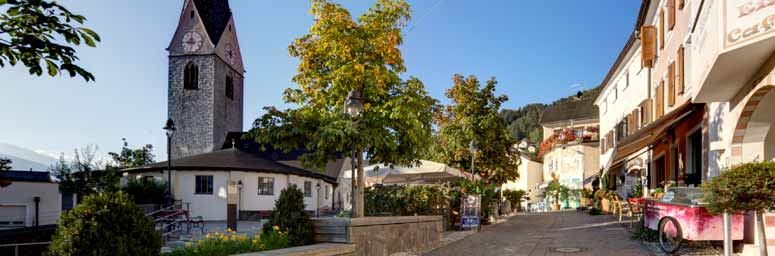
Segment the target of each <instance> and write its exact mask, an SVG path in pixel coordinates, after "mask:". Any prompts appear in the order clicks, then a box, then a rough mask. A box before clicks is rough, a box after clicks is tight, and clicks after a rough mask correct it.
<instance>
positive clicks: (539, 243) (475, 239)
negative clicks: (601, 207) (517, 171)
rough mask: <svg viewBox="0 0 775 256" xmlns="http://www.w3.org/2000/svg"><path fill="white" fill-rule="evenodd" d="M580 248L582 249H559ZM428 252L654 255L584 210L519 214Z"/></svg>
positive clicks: (607, 220) (612, 224)
mask: <svg viewBox="0 0 775 256" xmlns="http://www.w3.org/2000/svg"><path fill="white" fill-rule="evenodd" d="M563 248H580V249H581V252H573V253H571V252H558V251H557V249H563ZM568 250H572V249H568ZM427 255H466V256H467V255H530V256H533V255H562V256H575V255H615V256H625V255H627V256H629V255H653V253H652V252H651V251H649V250H648V249H647V248H646V247H644V246H642V245H641V244H640V243H639V242H638V241H635V240H630V237H629V233H627V231H625V230H624V228H623V226H622V224H619V223H617V222H615V221H614V220H613V218H611V216H610V215H607V216H591V215H589V214H587V213H585V212H575V211H574V212H555V213H531V214H520V215H517V216H514V217H513V218H511V219H509V220H508V221H507V222H505V223H501V224H498V225H494V226H491V227H486V228H485V229H484V230H482V232H480V233H477V234H474V235H471V236H469V237H466V238H464V239H462V240H460V241H457V242H454V243H452V244H449V245H447V246H444V247H441V248H438V249H436V250H433V251H431V252H430V253H428V254H427Z"/></svg>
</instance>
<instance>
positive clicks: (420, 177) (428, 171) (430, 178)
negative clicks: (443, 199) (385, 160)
mask: <svg viewBox="0 0 775 256" xmlns="http://www.w3.org/2000/svg"><path fill="white" fill-rule="evenodd" d="M420 163H421V164H420V165H419V166H393V167H392V168H391V167H390V166H387V165H383V164H378V165H371V166H368V167H365V169H364V172H365V173H366V182H367V183H369V184H367V185H369V186H371V185H374V184H440V183H445V182H455V181H459V180H460V179H461V178H465V179H470V177H471V175H470V174H467V173H465V172H461V171H460V170H458V169H455V168H452V167H449V166H448V165H446V164H442V163H437V162H433V161H427V160H420ZM477 178H478V176H477Z"/></svg>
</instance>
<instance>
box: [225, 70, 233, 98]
mask: <svg viewBox="0 0 775 256" xmlns="http://www.w3.org/2000/svg"><path fill="white" fill-rule="evenodd" d="M226 97H227V98H229V99H232V100H233V99H234V79H232V78H231V76H230V75H227V76H226Z"/></svg>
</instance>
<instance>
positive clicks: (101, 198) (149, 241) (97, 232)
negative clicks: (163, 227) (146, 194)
mask: <svg viewBox="0 0 775 256" xmlns="http://www.w3.org/2000/svg"><path fill="white" fill-rule="evenodd" d="M161 246H162V240H161V234H159V232H156V230H154V224H153V221H151V219H149V218H147V217H145V212H144V211H143V210H142V209H140V208H138V207H137V206H135V203H134V202H132V199H131V198H130V197H129V196H128V195H127V194H125V193H123V192H103V193H99V194H93V195H89V196H87V197H85V199H84V201H83V202H82V203H81V204H79V205H78V206H77V207H75V208H74V209H73V210H71V211H68V212H66V213H65V214H63V215H62V217H60V218H59V223H58V224H57V229H56V232H55V234H54V237H53V238H52V242H51V246H49V255H158V254H159V250H160V249H161Z"/></svg>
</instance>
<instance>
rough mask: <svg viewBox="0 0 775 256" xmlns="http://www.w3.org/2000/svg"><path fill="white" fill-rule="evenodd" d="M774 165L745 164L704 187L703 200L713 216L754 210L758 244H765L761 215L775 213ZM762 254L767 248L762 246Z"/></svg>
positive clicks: (760, 251)
mask: <svg viewBox="0 0 775 256" xmlns="http://www.w3.org/2000/svg"><path fill="white" fill-rule="evenodd" d="M773 180H775V162H773V161H767V162H758V163H746V164H742V165H738V166H735V167H733V168H731V169H728V170H726V171H724V172H722V173H721V175H719V176H717V177H714V178H712V179H711V180H710V182H708V183H706V184H705V185H704V186H703V190H704V191H705V195H704V197H703V201H705V202H708V211H709V212H710V213H712V214H721V213H724V212H727V213H743V212H751V211H753V212H754V213H755V216H756V220H757V221H756V222H757V225H758V228H757V230H758V233H759V234H758V238H759V241H758V244H760V245H765V244H767V243H766V241H767V240H766V237H765V232H764V224H763V223H764V220H763V217H762V212H764V211H772V210H775V182H772V181H773ZM759 253H760V255H767V246H759Z"/></svg>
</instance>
